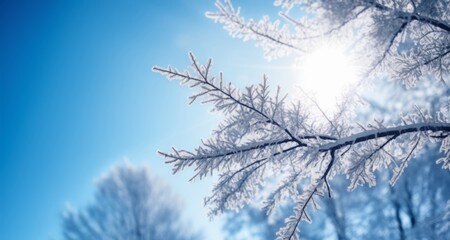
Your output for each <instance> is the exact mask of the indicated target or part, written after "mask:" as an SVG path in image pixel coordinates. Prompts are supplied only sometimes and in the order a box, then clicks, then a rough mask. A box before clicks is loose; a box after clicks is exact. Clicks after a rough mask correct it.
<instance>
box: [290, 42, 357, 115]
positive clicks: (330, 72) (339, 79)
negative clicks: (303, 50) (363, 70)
mask: <svg viewBox="0 0 450 240" xmlns="http://www.w3.org/2000/svg"><path fill="white" fill-rule="evenodd" d="M295 69H296V71H295V72H296V75H297V76H296V78H295V80H296V85H297V86H298V87H299V88H301V90H302V91H303V92H305V93H306V94H308V96H309V97H310V98H312V99H314V100H315V101H316V102H317V104H318V105H319V106H320V108H322V109H323V110H324V111H325V112H327V113H332V112H333V111H335V109H336V106H337V103H338V102H339V101H341V100H342V97H343V96H345V95H346V94H347V93H348V92H349V91H351V90H352V89H354V88H355V87H356V85H357V82H358V80H359V78H360V70H359V69H360V68H359V67H358V64H357V61H356V60H355V58H354V57H353V56H352V54H351V53H350V52H349V51H348V50H346V48H345V47H343V46H341V45H333V44H326V45H325V44H324V45H322V46H321V47H319V48H317V49H315V50H314V51H312V52H311V53H310V54H308V55H306V56H305V57H304V58H303V60H302V61H300V62H299V63H298V64H297V65H296V67H295Z"/></svg>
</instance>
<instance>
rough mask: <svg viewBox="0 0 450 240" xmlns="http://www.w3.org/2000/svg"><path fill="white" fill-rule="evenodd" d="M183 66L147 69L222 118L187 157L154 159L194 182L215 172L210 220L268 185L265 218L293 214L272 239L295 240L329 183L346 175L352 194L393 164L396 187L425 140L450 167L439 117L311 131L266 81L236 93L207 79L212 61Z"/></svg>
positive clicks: (310, 122)
mask: <svg viewBox="0 0 450 240" xmlns="http://www.w3.org/2000/svg"><path fill="white" fill-rule="evenodd" d="M190 59H191V62H192V68H191V69H190V70H186V71H184V72H180V71H178V70H176V69H173V68H171V67H168V68H160V67H154V68H153V69H154V71H156V72H159V73H161V74H164V75H166V76H167V77H168V78H170V79H171V78H175V79H178V80H180V81H181V83H182V84H184V85H188V86H189V87H192V88H194V89H197V90H198V91H199V92H198V93H194V95H193V96H192V97H191V98H190V99H191V102H192V99H193V100H197V99H199V98H201V99H202V102H203V103H212V104H213V110H216V111H222V112H225V113H226V115H227V117H226V118H225V120H224V121H223V123H221V124H220V125H219V129H218V130H215V131H214V132H213V135H212V136H211V137H210V138H209V139H207V140H204V141H202V145H201V146H200V147H198V148H197V149H195V150H194V151H187V150H177V149H173V151H172V152H171V153H166V152H159V153H160V154H161V155H162V156H164V157H165V158H166V159H167V163H169V164H172V165H173V166H174V169H173V170H174V173H176V172H178V171H180V170H182V169H184V168H185V167H193V168H194V171H195V175H194V176H193V179H194V178H202V177H204V176H206V175H208V174H214V173H217V172H218V173H220V178H219V182H218V183H217V185H216V186H215V188H214V190H213V194H212V196H210V197H209V198H206V199H205V204H207V205H209V206H210V207H211V215H216V214H219V213H221V212H223V211H224V210H225V209H236V208H240V207H242V206H243V205H244V204H246V203H248V201H250V200H251V199H253V198H254V197H256V196H263V195H264V194H263V193H262V192H261V189H262V186H263V184H264V186H265V184H266V183H268V182H270V183H271V184H274V186H273V189H274V192H273V193H271V194H269V195H268V196H265V203H266V206H265V208H266V209H267V210H268V212H272V210H273V209H275V208H276V206H278V205H279V204H280V202H282V201H283V200H284V199H286V198H291V199H292V200H294V202H296V206H295V208H294V215H293V216H291V217H290V218H288V219H287V225H286V228H283V229H282V230H280V232H279V238H280V239H295V238H296V234H297V232H298V225H299V222H300V221H301V220H307V221H309V220H310V217H309V215H308V214H307V212H306V210H307V208H308V206H309V205H310V204H311V203H314V201H315V200H314V198H315V197H320V196H324V195H328V196H329V197H331V189H330V185H329V182H328V181H329V180H331V179H332V178H333V176H335V175H336V174H345V175H347V176H348V177H349V179H350V181H351V183H350V187H349V188H350V189H354V188H356V187H357V186H359V185H361V184H364V183H368V184H369V185H374V184H375V177H374V174H373V171H375V170H376V169H379V168H381V167H390V166H392V165H393V166H394V168H393V172H394V176H393V178H392V180H391V182H392V183H395V181H396V180H397V179H398V177H399V176H400V175H401V173H402V172H403V170H404V168H405V167H406V166H407V164H408V162H409V161H410V160H411V159H412V158H413V157H414V156H415V155H416V154H417V153H418V152H420V149H422V147H423V146H424V144H425V143H426V142H427V141H428V142H440V143H441V145H442V146H441V150H442V151H443V152H444V153H446V154H447V157H445V158H443V159H440V160H438V162H439V163H443V166H444V167H448V166H449V165H450V161H449V159H450V158H449V154H450V151H449V150H450V141H449V140H448V138H449V137H448V135H449V133H450V123H449V122H448V121H447V120H446V119H447V118H448V117H447V115H446V113H445V112H442V113H440V115H439V116H440V117H435V118H433V117H431V116H429V115H428V114H427V113H426V112H424V111H423V110H422V109H419V108H417V109H416V112H413V113H411V114H409V115H406V116H405V117H404V118H403V119H402V122H401V123H397V124H394V125H392V126H385V125H384V124H383V123H382V122H379V121H375V124H368V125H367V126H361V125H359V124H358V123H351V120H350V119H346V120H345V121H337V122H335V121H334V118H333V119H328V121H327V122H328V125H327V124H325V125H324V124H321V125H317V124H315V123H314V121H315V120H314V119H310V118H309V116H310V114H309V111H310V110H309V109H307V108H304V109H302V108H300V107H298V106H299V105H290V106H289V105H287V104H285V101H286V100H285V98H280V97H279V95H280V92H279V91H277V92H276V94H275V96H272V94H270V91H269V89H270V87H269V86H268V84H267V79H266V78H264V81H263V83H261V84H259V85H257V86H251V87H248V88H246V91H244V92H243V93H241V92H240V91H239V90H238V89H237V88H235V87H233V86H231V85H230V84H227V83H226V82H225V81H224V79H223V75H222V74H221V73H220V74H219V77H218V78H217V77H215V76H212V74H211V69H210V66H211V61H208V62H207V64H205V65H201V64H199V63H198V61H197V60H196V59H195V57H194V56H193V55H192V54H190ZM216 79H218V80H216ZM340 116H341V115H340ZM349 121H350V122H349ZM299 123H301V124H299ZM336 129H346V130H345V131H337V130H336ZM436 136H437V137H436ZM439 136H441V137H439ZM411 143H412V144H411ZM399 149H402V151H399ZM274 172H276V173H277V176H278V177H280V179H278V180H277V182H275V183H273V182H271V181H268V180H270V179H271V178H273V173H274ZM313 205H315V203H314V204H313Z"/></svg>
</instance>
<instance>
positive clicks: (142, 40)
mask: <svg viewBox="0 0 450 240" xmlns="http://www.w3.org/2000/svg"><path fill="white" fill-rule="evenodd" d="M254 3H256V1H245V2H244V3H243V4H245V5H246V6H247V8H244V9H247V11H246V13H248V15H250V16H255V17H259V16H261V15H262V13H264V9H265V8H267V7H268V6H271V5H270V4H271V3H268V5H267V4H266V5H264V4H259V5H258V7H255V5H254ZM207 10H214V1H189V0H176V1H162V0H151V1H149V0H147V1H143V0H136V1H100V0H99V1H59V2H57V1H55V2H51V1H34V2H33V1H1V2H0V19H1V20H0V34H1V36H2V37H1V38H0V41H1V44H0V52H1V58H0V61H1V63H0V66H1V67H0V150H1V153H0V154H1V160H0V161H1V168H0V194H1V197H0V216H1V217H0V238H1V239H15V240H29V239H51V238H55V239H60V235H59V234H60V217H59V215H60V214H61V212H62V211H63V209H64V204H65V203H66V202H71V203H72V204H73V205H74V206H75V207H82V206H84V205H86V204H87V203H88V201H89V200H90V199H91V198H92V196H91V194H92V192H93V179H95V177H96V176H98V175H99V174H100V173H101V172H102V171H104V170H106V169H107V167H108V166H110V165H111V164H114V163H116V162H118V161H121V160H122V159H123V158H129V159H130V160H132V161H138V162H146V163H148V164H149V165H150V166H151V168H152V169H153V170H154V172H156V174H157V175H158V176H160V177H162V178H164V179H166V181H168V182H169V183H170V184H171V186H172V187H173V188H174V189H173V190H174V192H178V193H179V194H181V197H183V198H184V200H185V202H186V206H187V209H188V210H187V211H188V213H187V214H188V216H187V218H194V217H195V218H196V217H199V219H202V220H201V221H199V222H200V223H198V226H200V227H201V226H202V224H205V221H206V220H205V219H207V218H206V216H205V211H206V210H205V209H203V208H202V202H201V200H202V197H203V196H204V194H207V193H208V192H209V190H210V189H209V188H210V186H211V184H210V182H209V181H208V180H206V181H204V182H202V183H195V184H192V183H187V182H186V181H187V179H189V176H190V175H191V173H190V172H187V173H183V174H181V175H177V176H174V177H172V176H171V169H170V166H166V165H164V164H163V159H162V158H161V157H159V156H157V155H156V154H155V152H156V151H157V150H158V149H162V150H168V149H170V147H171V146H177V147H182V148H188V149H190V148H193V147H195V146H196V144H198V143H199V142H200V139H201V138H205V137H207V136H208V134H209V133H210V130H211V129H212V128H213V127H214V125H215V124H216V123H217V122H218V121H219V119H220V116H218V115H215V114H211V113H210V112H209V109H208V106H202V105H199V104H194V105H192V106H190V107H188V106H187V99H186V98H187V96H188V95H189V94H190V91H189V89H186V88H182V87H180V86H179V85H178V83H176V82H170V81H166V80H164V78H163V77H161V76H160V75H158V74H155V73H153V72H151V67H152V66H154V65H159V66H167V65H168V64H171V65H173V66H176V67H178V68H184V67H185V66H187V65H188V64H189V62H188V58H187V53H188V51H193V52H194V53H195V54H196V55H197V56H198V58H199V59H200V60H206V59H207V58H208V57H215V60H216V61H215V64H214V65H215V67H216V70H219V69H220V70H224V71H225V73H227V74H228V75H226V76H228V77H229V79H232V78H234V79H233V81H234V83H236V84H237V85H242V84H245V83H247V82H246V81H247V80H248V79H250V78H257V79H260V78H259V77H260V76H261V74H262V71H261V69H260V68H253V69H251V67H249V68H247V67H246V66H260V65H264V64H267V63H266V62H265V61H264V60H263V58H262V51H260V49H257V48H255V47H253V43H242V42H241V41H240V40H238V39H232V38H231V37H229V36H228V34H227V33H226V32H225V31H223V30H222V27H221V26H220V25H219V24H215V23H214V22H213V21H211V20H208V19H206V18H205V17H204V12H205V11H207ZM244 56H245V57H244ZM243 72H245V75H243ZM265 72H267V71H265ZM200 216H201V217H200ZM219 228H220V227H218V224H217V223H216V227H215V229H216V230H214V228H212V229H213V230H211V231H209V232H208V233H207V236H208V234H210V235H209V236H211V234H215V233H214V231H217V229H219Z"/></svg>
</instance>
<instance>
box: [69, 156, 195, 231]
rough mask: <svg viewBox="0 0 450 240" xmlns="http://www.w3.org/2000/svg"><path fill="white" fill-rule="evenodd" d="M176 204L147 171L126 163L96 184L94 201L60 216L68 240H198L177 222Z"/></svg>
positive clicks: (145, 168)
mask: <svg viewBox="0 0 450 240" xmlns="http://www.w3.org/2000/svg"><path fill="white" fill-rule="evenodd" d="M180 216H181V207H180V202H179V200H178V199H177V198H176V197H175V196H174V195H173V194H172V193H171V192H170V188H168V186H166V185H165V184H164V182H162V181H161V180H159V179H158V178H155V177H153V176H151V175H150V173H149V170H148V168H147V167H140V166H135V165H133V164H131V163H130V162H126V163H123V164H120V165H116V166H114V167H112V168H111V169H110V170H108V171H107V172H106V173H104V174H103V176H101V178H100V179H99V180H98V181H97V185H96V193H95V201H94V202H93V203H92V204H90V205H89V206H87V207H86V209H83V210H80V211H78V210H76V209H74V208H72V207H70V206H69V207H68V208H67V209H66V211H65V213H64V214H63V219H62V225H63V234H64V239H67V240H89V239H92V240H94V239H95V240H102V239H104V240H111V239H128V240H150V239H179V240H181V239H200V236H199V235H198V234H193V233H192V232H189V231H187V230H188V229H187V226H186V225H184V224H183V223H182V221H181V220H180Z"/></svg>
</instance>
